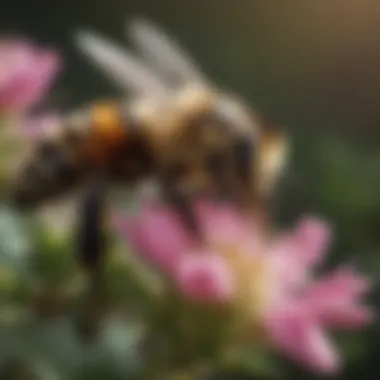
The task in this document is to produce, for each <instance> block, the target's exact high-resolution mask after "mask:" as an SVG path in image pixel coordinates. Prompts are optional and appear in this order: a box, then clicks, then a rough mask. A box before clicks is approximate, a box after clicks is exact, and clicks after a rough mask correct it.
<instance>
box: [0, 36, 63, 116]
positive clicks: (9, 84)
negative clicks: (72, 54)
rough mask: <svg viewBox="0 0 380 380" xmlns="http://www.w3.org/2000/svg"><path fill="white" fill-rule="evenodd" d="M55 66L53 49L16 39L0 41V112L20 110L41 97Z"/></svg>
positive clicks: (57, 67) (55, 72)
mask: <svg viewBox="0 0 380 380" xmlns="http://www.w3.org/2000/svg"><path fill="white" fill-rule="evenodd" d="M59 66H60V63H59V58H58V56H57V54H56V53H55V52H53V51H50V50H42V49H40V48H38V47H36V46H34V45H32V44H30V43H28V42H23V41H19V40H10V39H9V40H8V39H3V40H0V114H3V113H11V112H23V111H25V110H26V109H27V108H28V107H30V106H32V105H33V104H35V103H36V102H38V101H39V100H41V98H42V97H43V96H44V94H45V93H46V91H47V89H48V87H49V86H50V84H51V83H52V81H53V79H54V77H55V75H56V74H57V71H58V69H59Z"/></svg>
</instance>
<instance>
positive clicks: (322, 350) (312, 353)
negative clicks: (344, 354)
mask: <svg viewBox="0 0 380 380" xmlns="http://www.w3.org/2000/svg"><path fill="white" fill-rule="evenodd" d="M266 324H267V329H268V333H269V336H270V338H271V340H272V342H273V344H274V345H275V346H276V347H277V349H278V350H279V351H281V352H282V353H283V354H284V355H285V356H287V357H288V358H289V359H291V360H293V361H295V362H297V363H299V364H301V365H303V366H305V367H306V368H308V369H309V370H311V371H315V372H319V373H324V374H334V373H336V372H337V371H338V370H339V367H340V361H339V358H338V355H337V353H336V352H335V350H334V349H333V347H332V346H331V344H330V342H329V340H328V338H327V337H326V336H325V334H324V333H323V331H322V329H321V328H320V327H319V326H318V325H316V324H315V323H314V322H313V320H312V319H311V318H310V316H309V315H308V313H307V310H304V309H302V308H300V307H296V308H294V307H290V306H289V307H287V308H282V309H278V310H277V311H276V313H275V314H274V315H272V316H270V317H269V318H268V319H267V323H266Z"/></svg>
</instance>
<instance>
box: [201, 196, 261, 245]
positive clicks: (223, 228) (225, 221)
mask: <svg viewBox="0 0 380 380" xmlns="http://www.w3.org/2000/svg"><path fill="white" fill-rule="evenodd" d="M195 212H196V215H197V218H198V220H199V222H200V224H201V226H202V230H203V231H204V233H205V236H206V238H207V239H208V241H209V242H210V243H211V244H216V245H226V244H227V245H231V244H237V245H239V244H241V243H242V242H243V241H249V240H252V239H255V238H257V237H258V229H257V226H256V225H255V224H254V223H253V222H252V221H249V220H247V219H246V218H245V217H244V216H243V215H242V214H241V213H239V212H238V210H237V209H236V208H235V207H233V206H232V205H230V204H215V203H212V202H198V203H197V204H196V205H195ZM256 235H257V236H256Z"/></svg>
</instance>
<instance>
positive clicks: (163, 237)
mask: <svg viewBox="0 0 380 380" xmlns="http://www.w3.org/2000/svg"><path fill="white" fill-rule="evenodd" d="M117 224H118V227H119V231H121V233H122V234H123V235H124V236H125V237H126V238H127V239H129V240H130V241H131V243H132V245H133V246H134V248H136V249H137V250H138V251H141V252H142V253H143V254H145V257H146V258H147V259H148V260H151V261H152V262H153V264H155V265H158V266H159V267H161V268H163V269H166V270H172V269H173V268H174V266H175V264H176V262H177V261H178V256H179V255H181V254H182V253H183V252H185V251H186V250H187V249H188V248H189V247H190V244H191V243H190V240H189V237H188V235H187V233H186V231H185V230H184V228H183V227H182V225H181V224H180V223H179V222H178V219H177V217H176V216H175V215H174V214H173V213H172V212H170V211H168V210H166V209H165V208H164V207H159V206H154V205H146V206H145V207H144V208H143V209H142V210H141V211H140V214H139V217H138V219H137V220H133V219H132V218H131V219H128V218H127V217H125V218H123V217H119V221H118V223H117Z"/></svg>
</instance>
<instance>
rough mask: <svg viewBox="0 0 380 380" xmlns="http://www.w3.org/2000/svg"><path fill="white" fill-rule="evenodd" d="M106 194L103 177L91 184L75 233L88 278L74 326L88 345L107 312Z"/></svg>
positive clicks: (84, 199)
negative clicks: (105, 270) (105, 275)
mask: <svg viewBox="0 0 380 380" xmlns="http://www.w3.org/2000/svg"><path fill="white" fill-rule="evenodd" d="M106 190H107V189H106V182H105V179H104V178H103V177H101V176H99V177H96V178H94V179H92V180H91V181H90V183H89V184H88V187H86V188H85V193H84V197H83V200H82V203H81V204H80V208H79V224H78V226H77V231H76V239H77V253H78V259H79V262H80V264H81V265H82V267H83V269H84V270H85V272H86V273H87V275H88V277H89V278H88V280H89V284H88V288H87V289H86V293H85V295H84V300H83V302H82V306H81V309H80V311H79V314H78V316H77V318H78V319H77V321H76V324H77V328H78V330H79V333H80V335H81V337H82V338H84V339H85V340H86V341H88V340H90V341H91V342H92V341H93V339H95V338H96V337H97V336H98V333H99V329H100V327H101V323H102V321H103V317H104V314H105V312H106V303H105V302H106V301H105V300H104V298H103V292H102V289H103V274H104V273H103V270H102V269H103V268H104V259H105V255H106V253H107V244H106V243H107V241H106V231H105V228H104V227H105V223H104V222H105V217H106V215H105V211H106V204H105V201H106Z"/></svg>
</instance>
